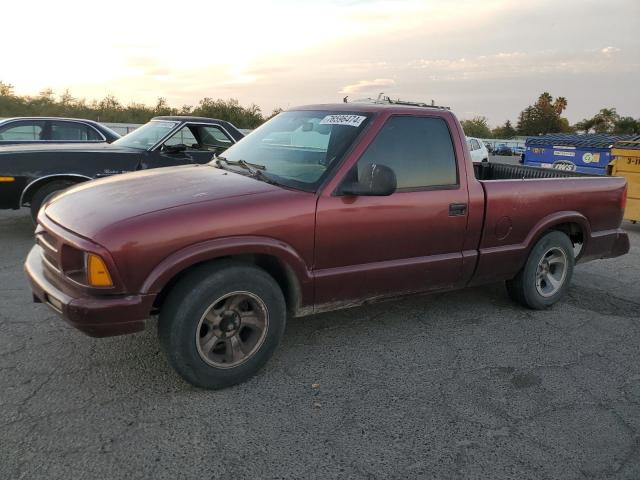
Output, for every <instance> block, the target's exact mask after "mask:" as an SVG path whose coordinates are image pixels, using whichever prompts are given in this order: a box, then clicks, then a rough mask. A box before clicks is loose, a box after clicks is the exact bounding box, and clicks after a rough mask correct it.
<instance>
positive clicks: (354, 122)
mask: <svg viewBox="0 0 640 480" xmlns="http://www.w3.org/2000/svg"><path fill="white" fill-rule="evenodd" d="M366 118H367V117H364V116H362V115H327V116H326V117H324V118H323V119H322V120H320V125H348V126H350V127H359V126H360V124H361V123H362V122H363V121H364V120H365V119H366Z"/></svg>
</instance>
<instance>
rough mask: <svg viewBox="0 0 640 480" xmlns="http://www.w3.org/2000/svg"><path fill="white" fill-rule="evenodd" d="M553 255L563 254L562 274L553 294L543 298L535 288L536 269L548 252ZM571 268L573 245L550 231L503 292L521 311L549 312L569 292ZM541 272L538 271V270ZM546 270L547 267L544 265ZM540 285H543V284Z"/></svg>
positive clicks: (540, 287)
mask: <svg viewBox="0 0 640 480" xmlns="http://www.w3.org/2000/svg"><path fill="white" fill-rule="evenodd" d="M552 250H554V251H556V252H558V253H560V252H564V255H565V257H564V260H565V261H566V264H565V267H564V268H565V273H564V275H563V277H562V280H561V282H559V283H560V285H559V286H558V287H556V288H557V290H555V291H554V290H553V289H551V292H549V293H547V296H545V295H543V294H542V292H541V290H542V289H543V287H542V286H541V285H539V284H538V278H539V277H538V272H539V270H538V268H539V266H540V263H541V261H542V259H543V256H545V254H548V252H550V251H552ZM574 265H575V258H574V252H573V244H572V243H571V240H570V239H569V237H568V236H567V235H566V234H564V233H563V232H559V231H552V232H549V233H547V234H545V235H544V236H543V237H542V238H541V239H540V240H538V242H537V243H536V244H535V246H534V247H533V249H532V250H531V252H530V253H529V258H528V259H527V263H526V264H525V266H524V267H523V268H522V270H520V272H519V273H518V274H517V275H516V276H515V278H513V279H512V280H508V281H507V282H506V284H507V292H508V293H509V296H510V297H511V298H512V299H513V300H514V301H516V302H517V303H519V304H521V305H524V306H525V307H528V308H531V309H533V310H542V309H545V308H549V307H550V306H551V305H553V304H554V303H556V302H557V301H558V300H560V299H561V298H562V297H563V296H564V294H565V293H566V292H567V289H568V288H569V284H570V282H571V277H572V276H573V267H574ZM540 268H542V267H540ZM546 268H547V269H549V265H548V264H547V265H546ZM543 285H544V281H543Z"/></svg>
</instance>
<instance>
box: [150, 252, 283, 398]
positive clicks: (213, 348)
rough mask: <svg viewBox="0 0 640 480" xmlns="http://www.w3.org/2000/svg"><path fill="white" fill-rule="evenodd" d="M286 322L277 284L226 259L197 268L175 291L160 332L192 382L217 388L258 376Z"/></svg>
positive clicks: (164, 311) (261, 272) (165, 306)
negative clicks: (257, 373) (256, 374)
mask: <svg viewBox="0 0 640 480" xmlns="http://www.w3.org/2000/svg"><path fill="white" fill-rule="evenodd" d="M285 323H286V307H285V301H284V297H283V295H282V291H281V290H280V288H279V286H278V284H277V283H276V282H275V280H274V279H273V278H272V277H271V276H270V275H269V274H268V273H267V272H265V271H264V270H262V269H260V268H258V267H254V266H252V265H247V264H242V263H239V262H235V261H226V260H225V261H221V262H219V263H216V264H213V265H203V266H201V267H197V268H196V269H195V270H194V271H193V272H191V273H189V274H188V275H187V276H186V277H185V278H183V279H182V280H181V281H180V282H179V283H178V284H177V285H176V286H175V287H174V288H173V289H172V290H171V292H170V294H169V295H168V297H167V299H166V300H165V302H164V304H163V306H162V309H161V312H160V319H159V324H158V333H159V337H160V343H161V344H162V347H163V349H164V351H165V353H166V355H167V358H168V360H169V363H170V364H171V366H172V367H173V368H174V369H175V370H176V371H177V372H178V373H179V374H180V375H181V376H182V377H183V378H184V379H185V380H186V381H188V382H189V383H191V384H192V385H195V386H197V387H202V388H210V389H217V388H224V387H228V386H230V385H234V384H236V383H240V382H243V381H245V380H246V379H248V378H250V377H251V376H253V375H254V374H255V373H256V372H257V371H258V370H259V369H260V368H261V367H262V366H263V365H264V364H265V363H266V362H267V360H268V359H269V358H270V357H271V355H272V354H273V352H274V351H275V349H276V347H277V346H278V344H279V343H280V340H281V338H282V336H283V334H284V329H285Z"/></svg>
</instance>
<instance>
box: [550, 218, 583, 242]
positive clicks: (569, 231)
mask: <svg viewBox="0 0 640 480" xmlns="http://www.w3.org/2000/svg"><path fill="white" fill-rule="evenodd" d="M549 230H557V231H560V232H563V233H565V234H566V235H567V237H569V239H570V240H571V243H573V246H574V247H575V246H576V245H582V244H583V243H584V232H583V231H582V227H581V226H580V225H579V224H577V223H574V222H570V223H561V224H559V225H554V226H553V227H551V228H550V229H549Z"/></svg>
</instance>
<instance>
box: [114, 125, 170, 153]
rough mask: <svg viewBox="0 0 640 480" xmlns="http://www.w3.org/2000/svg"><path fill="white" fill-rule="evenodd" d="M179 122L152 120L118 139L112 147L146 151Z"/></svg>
mask: <svg viewBox="0 0 640 480" xmlns="http://www.w3.org/2000/svg"><path fill="white" fill-rule="evenodd" d="M178 123H180V122H167V121H164V120H152V121H150V122H149V123H147V124H145V125H143V126H141V127H139V128H136V129H135V130H134V131H133V132H131V133H129V134H127V135H125V136H124V137H122V138H119V139H118V140H116V141H115V142H113V144H114V145H120V146H121V147H129V148H136V149H138V150H147V149H148V148H150V147H153V146H154V145H155V144H156V143H158V142H159V141H160V140H161V139H162V138H163V137H164V136H165V135H167V134H168V133H169V132H170V131H171V130H173V129H174V128H175V127H176V125H178Z"/></svg>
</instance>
